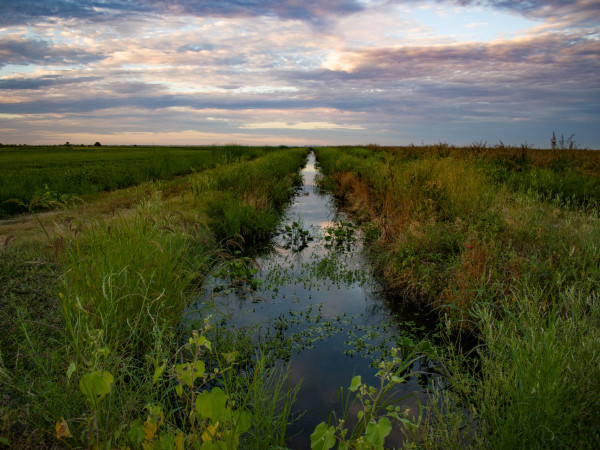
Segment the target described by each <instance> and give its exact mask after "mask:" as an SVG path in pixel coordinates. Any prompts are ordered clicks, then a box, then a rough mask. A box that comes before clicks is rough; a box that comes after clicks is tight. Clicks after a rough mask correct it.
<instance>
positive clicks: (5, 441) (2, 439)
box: [0, 437, 10, 447]
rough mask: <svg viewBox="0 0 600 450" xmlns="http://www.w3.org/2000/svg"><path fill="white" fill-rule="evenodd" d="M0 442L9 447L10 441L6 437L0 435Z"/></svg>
mask: <svg viewBox="0 0 600 450" xmlns="http://www.w3.org/2000/svg"><path fill="white" fill-rule="evenodd" d="M0 444H2V445H6V446H7V447H10V441H9V440H8V439H6V438H3V437H0Z"/></svg>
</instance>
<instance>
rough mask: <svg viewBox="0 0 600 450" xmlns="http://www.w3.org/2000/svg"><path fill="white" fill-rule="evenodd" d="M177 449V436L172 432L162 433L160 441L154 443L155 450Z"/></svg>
mask: <svg viewBox="0 0 600 450" xmlns="http://www.w3.org/2000/svg"><path fill="white" fill-rule="evenodd" d="M173 448H175V435H174V434H173V433H172V432H169V433H162V434H161V436H160V439H159V440H158V441H156V442H154V445H153V446H152V449H153V450H173Z"/></svg>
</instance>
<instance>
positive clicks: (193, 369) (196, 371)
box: [175, 361, 205, 387]
mask: <svg viewBox="0 0 600 450" xmlns="http://www.w3.org/2000/svg"><path fill="white" fill-rule="evenodd" d="M204 369H205V365H204V362H203V361H196V362H195V363H185V364H177V365H176V366H175V372H176V373H177V378H179V380H181V381H183V382H184V383H185V384H186V385H187V386H189V387H192V386H193V385H194V381H196V379H197V378H198V377H201V376H202V375H204Z"/></svg>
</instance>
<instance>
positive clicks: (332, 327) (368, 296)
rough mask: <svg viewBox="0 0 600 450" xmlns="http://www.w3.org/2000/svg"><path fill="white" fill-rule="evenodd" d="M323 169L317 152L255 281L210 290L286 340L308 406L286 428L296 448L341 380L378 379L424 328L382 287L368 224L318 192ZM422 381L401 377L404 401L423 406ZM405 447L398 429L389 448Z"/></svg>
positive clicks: (236, 323)
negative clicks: (367, 240) (392, 355)
mask: <svg viewBox="0 0 600 450" xmlns="http://www.w3.org/2000/svg"><path fill="white" fill-rule="evenodd" d="M317 175H318V168H317V167H316V166H315V155H314V153H311V154H310V155H309V156H308V160H307V164H306V166H305V167H304V169H303V170H302V177H303V185H302V187H301V188H299V190H298V192H297V195H296V196H295V198H294V200H293V202H292V203H291V205H290V206H289V208H288V211H287V213H286V219H285V221H284V224H283V226H282V227H281V231H280V233H279V234H278V235H277V236H276V237H275V238H274V241H273V246H272V249H271V251H269V252H268V253H267V254H265V255H263V256H260V257H259V258H257V259H256V266H257V269H259V270H257V273H256V274H255V275H254V278H255V280H254V282H253V283H251V284H252V285H253V286H236V287H235V288H233V289H223V283H222V281H221V280H219V278H218V276H216V277H215V278H213V280H212V282H211V283H210V285H209V287H208V290H209V291H208V292H207V293H206V294H205V298H211V303H212V304H213V307H214V308H216V310H218V311H220V313H221V314H223V316H224V317H228V322H229V325H230V326H232V327H236V328H238V329H239V328H242V327H248V328H251V329H253V330H256V333H257V335H260V336H261V337H265V336H271V337H275V338H277V339H280V340H281V342H285V345H283V351H282V358H283V360H284V361H286V362H289V365H290V374H291V381H292V383H301V387H300V391H299V393H298V397H297V400H296V403H295V409H297V410H300V411H305V413H304V414H303V415H302V416H301V417H300V418H299V419H298V420H296V421H295V422H293V423H292V425H291V426H290V427H289V428H288V435H290V436H294V437H292V438H291V439H290V440H289V441H288V443H287V445H288V446H289V447H290V448H309V447H310V434H311V433H312V432H313V431H314V429H315V427H316V425H318V424H319V423H320V422H322V421H327V418H328V415H329V413H330V412H331V411H334V410H335V411H337V413H338V417H341V416H340V415H339V413H340V408H341V402H340V399H339V396H338V390H339V388H340V387H343V388H344V389H347V388H348V386H349V385H350V382H351V380H352V378H353V377H354V376H355V375H361V377H362V381H363V382H366V383H368V384H370V385H373V386H376V385H379V381H378V380H377V379H376V378H375V374H376V372H377V369H376V368H375V367H374V364H373V362H374V361H376V362H378V361H380V360H381V358H385V357H386V355H387V354H388V352H389V351H390V349H391V348H392V347H401V346H402V342H406V341H402V339H403V338H404V339H406V337H411V336H415V335H418V334H419V331H418V327H417V325H416V324H415V320H417V321H418V317H417V316H415V314H414V313H409V314H407V313H402V312H401V311H398V310H396V311H394V310H392V308H393V306H391V305H392V304H393V302H391V301H390V300H389V299H387V298H386V297H385V296H383V295H382V294H381V291H382V289H381V286H380V285H379V284H378V283H377V281H376V280H375V279H374V278H373V276H372V273H371V269H370V265H369V262H368V261H367V259H366V258H365V255H364V253H363V243H362V232H361V230H359V228H358V227H356V226H355V225H354V224H353V223H352V222H351V221H350V220H349V219H348V217H346V216H345V215H344V214H343V213H341V212H340V211H338V209H337V208H336V206H335V202H334V200H333V198H332V197H331V196H330V195H329V194H327V193H323V192H320V191H319V189H318V187H317V186H316V184H315V177H316V176H317ZM417 369H420V368H419V367H417ZM420 382H421V384H423V379H422V377H421V379H420V380H419V377H413V378H411V379H409V381H408V382H406V383H404V384H402V385H400V387H399V389H400V392H399V395H403V394H409V393H413V392H415V393H416V394H415V396H414V397H413V398H412V399H410V400H407V401H404V403H403V404H402V405H401V406H402V408H415V409H418V401H417V399H418V398H419V397H421V400H422V399H423V397H424V394H423V392H424V390H423V387H422V386H421V384H420ZM399 445H401V436H399V435H398V433H395V434H394V433H392V435H390V436H389V437H388V439H387V440H386V447H397V446H399Z"/></svg>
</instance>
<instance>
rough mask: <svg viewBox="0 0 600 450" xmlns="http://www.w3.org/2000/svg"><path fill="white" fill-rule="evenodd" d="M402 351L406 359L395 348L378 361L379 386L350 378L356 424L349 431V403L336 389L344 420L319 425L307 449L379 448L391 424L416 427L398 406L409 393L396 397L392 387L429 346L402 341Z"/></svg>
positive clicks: (406, 376) (405, 377) (407, 375)
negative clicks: (358, 408) (404, 345)
mask: <svg viewBox="0 0 600 450" xmlns="http://www.w3.org/2000/svg"><path fill="white" fill-rule="evenodd" d="M406 344H407V345H406V348H407V350H410V351H409V353H408V355H407V357H405V358H403V357H402V356H401V355H400V351H399V349H398V348H394V349H392V352H391V356H390V359H388V360H387V361H382V362H381V363H380V365H379V371H378V372H377V377H378V378H379V380H380V385H379V387H377V388H376V387H374V386H370V385H368V384H366V383H363V382H362V379H361V377H360V375H357V376H355V377H353V378H352V381H351V383H350V387H349V388H348V390H349V392H352V393H354V396H355V398H354V401H353V403H354V402H358V403H359V404H360V410H359V411H358V413H357V416H356V422H355V424H354V426H353V427H352V428H349V427H348V425H347V424H348V413H349V411H350V409H351V408H350V407H351V406H352V405H351V404H348V401H347V399H345V398H344V391H343V389H342V388H340V394H341V396H342V403H343V404H344V417H343V418H341V419H338V420H337V424H335V423H334V424H331V417H330V422H329V423H325V422H321V423H320V424H319V425H317V427H316V428H315V430H314V432H313V433H312V434H311V435H310V441H311V449H313V450H328V449H330V448H332V447H334V446H335V445H336V444H338V448H339V449H383V448H384V443H385V438H386V437H387V436H388V435H389V434H390V433H391V431H392V428H393V425H392V424H393V423H398V424H401V425H402V426H404V427H409V428H416V427H417V426H418V425H417V423H415V422H414V421H413V420H412V419H411V418H410V417H409V415H408V411H402V408H401V407H400V406H398V403H399V402H400V401H402V400H404V399H406V398H408V397H410V396H411V395H412V394H409V395H405V396H401V397H398V396H397V395H395V392H394V388H395V387H396V386H398V385H399V384H402V383H405V382H407V381H408V379H409V378H410V377H411V376H412V375H413V371H412V367H413V364H414V363H415V362H416V361H417V360H419V359H420V358H422V355H417V353H423V354H426V353H429V352H430V351H431V344H430V343H428V342H426V341H423V342H421V343H419V344H418V345H415V344H414V342H412V340H410V339H408V338H406Z"/></svg>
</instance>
